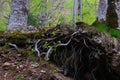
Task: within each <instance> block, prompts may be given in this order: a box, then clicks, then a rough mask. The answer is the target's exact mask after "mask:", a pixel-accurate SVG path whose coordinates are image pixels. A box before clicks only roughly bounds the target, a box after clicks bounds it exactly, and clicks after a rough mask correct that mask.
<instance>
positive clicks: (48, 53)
mask: <svg viewBox="0 0 120 80" xmlns="http://www.w3.org/2000/svg"><path fill="white" fill-rule="evenodd" d="M51 51H52V48H49V49H48V51H47V53H46V56H45V60H48V59H49V55H50V53H51Z"/></svg>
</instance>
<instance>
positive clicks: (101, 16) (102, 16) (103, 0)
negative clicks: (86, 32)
mask: <svg viewBox="0 0 120 80" xmlns="http://www.w3.org/2000/svg"><path fill="white" fill-rule="evenodd" d="M107 4H108V1H107V0H99V8H98V21H99V22H103V21H106V14H107V7H108V5H107Z"/></svg>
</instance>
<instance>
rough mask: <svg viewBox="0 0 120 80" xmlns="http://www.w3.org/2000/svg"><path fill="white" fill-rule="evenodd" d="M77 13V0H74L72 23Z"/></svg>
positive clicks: (74, 21)
mask: <svg viewBox="0 0 120 80" xmlns="http://www.w3.org/2000/svg"><path fill="white" fill-rule="evenodd" d="M77 14H78V0H74V12H73V23H74V24H75V23H76V18H77Z"/></svg>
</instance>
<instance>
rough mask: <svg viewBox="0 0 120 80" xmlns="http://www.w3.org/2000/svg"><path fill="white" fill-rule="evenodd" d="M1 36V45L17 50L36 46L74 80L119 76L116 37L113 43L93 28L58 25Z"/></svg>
mask: <svg viewBox="0 0 120 80" xmlns="http://www.w3.org/2000/svg"><path fill="white" fill-rule="evenodd" d="M79 26H80V25H79ZM0 37H2V39H0V41H1V42H3V43H4V44H3V43H1V44H2V45H1V47H3V46H5V44H6V43H10V44H9V45H10V46H12V47H14V48H15V49H16V50H18V48H17V47H19V49H23V48H25V49H26V51H28V52H29V51H30V50H32V49H35V50H34V51H36V52H37V55H38V56H41V57H43V56H45V59H46V60H49V59H50V60H51V61H53V62H54V63H55V64H56V65H58V66H60V67H63V74H64V75H66V76H72V77H73V78H74V80H120V69H119V64H120V60H119V58H120V55H119V48H120V46H118V45H117V46H116V44H117V43H116V42H119V41H116V42H115V45H114V42H112V37H110V36H109V35H107V34H104V33H99V32H98V31H97V30H95V29H94V28H88V29H82V30H81V29H79V27H77V30H76V29H73V28H71V27H69V26H68V25H58V26H57V27H55V28H52V29H48V30H46V29H39V30H38V32H35V33H21V32H20V33H19V32H16V35H15V33H8V34H7V33H4V35H0ZM36 40H37V42H35V41H36ZM115 40H116V39H115ZM34 45H35V48H34ZM116 48H117V49H116ZM49 56H50V57H49Z"/></svg>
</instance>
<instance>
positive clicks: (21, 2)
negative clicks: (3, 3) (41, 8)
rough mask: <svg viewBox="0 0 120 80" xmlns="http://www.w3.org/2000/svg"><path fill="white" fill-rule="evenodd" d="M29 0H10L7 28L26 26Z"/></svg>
mask: <svg viewBox="0 0 120 80" xmlns="http://www.w3.org/2000/svg"><path fill="white" fill-rule="evenodd" d="M28 2H29V0H12V6H11V15H10V19H9V25H8V30H24V29H26V27H27V18H28Z"/></svg>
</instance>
